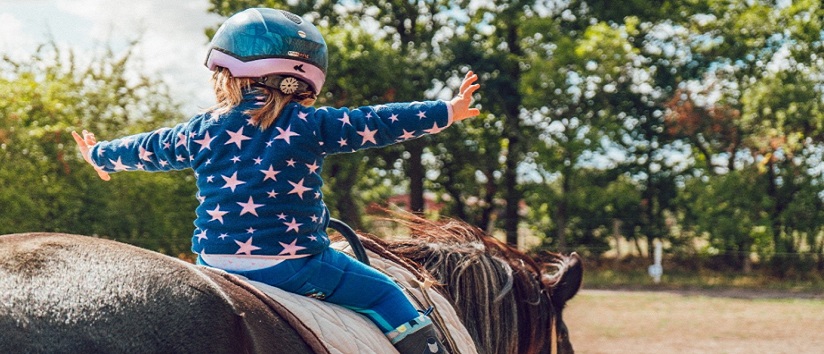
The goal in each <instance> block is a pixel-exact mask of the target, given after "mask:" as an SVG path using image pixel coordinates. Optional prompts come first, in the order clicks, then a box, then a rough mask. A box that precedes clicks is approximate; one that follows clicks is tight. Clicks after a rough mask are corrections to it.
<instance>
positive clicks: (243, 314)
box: [0, 218, 582, 354]
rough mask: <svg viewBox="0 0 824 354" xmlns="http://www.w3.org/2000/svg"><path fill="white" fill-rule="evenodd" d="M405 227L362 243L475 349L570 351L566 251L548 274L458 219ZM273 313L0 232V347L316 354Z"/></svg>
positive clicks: (149, 258) (94, 253)
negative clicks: (401, 272)
mask: <svg viewBox="0 0 824 354" xmlns="http://www.w3.org/2000/svg"><path fill="white" fill-rule="evenodd" d="M403 223H405V224H406V225H407V226H408V227H409V228H410V230H412V231H413V233H412V237H411V238H409V239H407V240H403V241H394V242H385V241H381V240H379V239H377V238H373V237H362V238H361V239H362V241H363V242H364V244H365V246H366V247H367V248H368V249H370V250H372V251H373V252H376V253H378V254H380V255H383V256H385V257H388V258H392V259H394V260H396V261H397V262H400V263H401V264H403V265H405V266H406V267H407V268H409V269H410V270H416V271H418V272H419V273H418V274H419V276H420V277H421V278H423V277H428V276H430V275H427V274H426V272H427V271H428V273H429V274H431V276H433V277H435V279H436V280H437V281H439V282H440V283H442V284H443V287H442V289H443V290H444V291H445V293H446V294H445V295H446V296H448V297H449V298H450V299H451V300H452V302H453V303H454V304H455V309H456V312H457V313H458V315H459V316H460V317H461V320H462V321H463V322H464V324H465V325H466V327H467V329H468V330H469V333H470V335H471V336H472V339H473V340H474V341H475V344H476V347H477V349H478V352H479V353H489V354H492V353H556V352H558V353H572V352H573V350H572V345H571V344H570V341H569V337H568V334H567V330H566V326H565V325H564V322H563V319H562V317H561V310H562V309H563V307H564V304H565V303H566V301H567V300H569V299H570V298H572V297H573V296H574V295H575V293H576V292H577V291H578V288H579V287H580V284H581V277H582V267H581V263H580V260H579V258H578V257H577V256H576V255H574V254H573V255H572V256H569V257H567V256H561V255H555V254H553V255H551V257H552V260H553V261H552V262H551V264H550V268H552V269H553V270H554V272H552V273H548V272H546V271H545V270H543V269H541V268H540V267H539V266H538V264H536V263H535V262H534V261H533V260H532V259H530V258H529V257H527V256H526V255H524V254H523V253H520V252H518V251H516V250H514V249H512V248H510V247H508V246H506V245H504V244H502V243H500V242H498V241H496V240H494V239H493V238H490V237H487V236H484V235H483V234H482V233H480V232H479V231H478V230H476V229H473V228H471V227H468V226H466V225H464V224H461V223H457V222H454V221H450V222H445V223H440V224H436V223H432V222H429V221H425V220H422V219H416V218H407V220H406V221H404V222H403ZM418 264H420V265H422V266H423V267H425V270H419V268H420V267H419V266H418ZM277 310H279V309H278V304H276V303H273V302H272V301H271V299H268V298H266V297H265V296H262V295H261V294H260V293H259V292H256V291H255V290H254V289H252V288H250V287H248V286H247V285H244V284H241V283H240V282H239V281H238V280H237V278H234V277H232V276H228V275H226V274H221V273H219V272H215V271H213V270H211V269H208V268H204V267H198V266H194V265H191V264H189V263H186V262H183V261H180V260H177V259H174V258H171V257H168V256H164V255H161V254H159V253H156V252H152V251H148V250H144V249H140V248H137V247H134V246H130V245H126V244H123V243H119V242H115V241H110V240H104V239H99V238H93V237H88V236H77V235H67V234H54V233H28V234H15V235H5V236H0V352H3V353H12V352H27V353H56V352H59V353H112V352H118V353H120V352H128V353H193V352H201V353H203V352H206V353H238V352H242V353H244V352H245V353H295V354H299V353H324V352H326V351H325V349H323V346H322V343H317V342H318V341H319V340H320V339H318V338H314V339H313V338H308V339H307V337H306V336H301V335H300V333H299V332H301V331H300V328H298V327H300V324H295V323H291V324H290V322H287V321H286V320H285V319H284V317H282V316H281V315H280V314H279V312H278V311H277Z"/></svg>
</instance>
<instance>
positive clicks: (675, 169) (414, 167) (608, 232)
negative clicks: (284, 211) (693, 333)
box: [0, 0, 824, 352]
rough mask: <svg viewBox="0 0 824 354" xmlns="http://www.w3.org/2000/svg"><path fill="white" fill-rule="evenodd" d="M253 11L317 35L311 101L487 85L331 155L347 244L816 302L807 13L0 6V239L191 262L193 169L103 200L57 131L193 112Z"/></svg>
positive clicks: (135, 128) (818, 11) (335, 202)
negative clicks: (324, 72)
mask: <svg viewBox="0 0 824 354" xmlns="http://www.w3.org/2000/svg"><path fill="white" fill-rule="evenodd" d="M254 6H268V7H275V8H281V9H286V10H289V11H292V12H294V13H297V14H301V15H303V16H304V18H306V19H309V20H311V21H313V23H315V24H316V25H317V26H318V27H319V28H320V29H321V31H322V32H323V33H324V35H325V37H326V40H327V43H328V45H329V50H330V64H329V71H328V81H327V85H326V87H325V93H324V94H323V95H322V96H321V97H320V100H319V103H318V104H319V105H333V106H349V107H355V106H361V105H367V104H378V103H385V102H389V101H412V100H420V99H423V98H427V99H438V98H446V99H448V98H450V97H451V96H452V93H453V90H454V89H456V86H457V84H458V83H459V82H460V78H461V77H462V76H463V74H464V73H465V72H466V71H467V70H469V69H471V70H474V71H475V72H477V73H478V74H479V76H480V82H481V84H482V88H481V90H480V95H479V97H478V100H477V104H478V106H479V107H480V108H481V109H482V114H481V116H480V117H477V118H475V119H472V120H468V121H464V122H462V123H461V124H456V125H455V126H454V127H452V128H450V129H448V130H446V131H444V132H442V133H440V134H438V135H436V136H432V137H427V138H424V139H420V140H416V141H413V142H409V143H406V144H403V145H396V146H393V147H391V148H385V149H379V150H370V151H365V152H359V153H354V154H346V155H337V156H332V157H330V158H328V159H327V162H326V165H325V166H324V167H325V168H324V171H323V175H324V178H325V180H326V186H325V190H324V194H325V198H326V200H327V204H328V205H329V207H330V209H331V212H332V215H333V216H335V217H338V218H340V219H342V220H344V221H346V222H348V223H350V224H351V225H353V226H354V227H355V228H357V229H361V230H365V231H368V232H372V233H376V234H378V235H381V236H386V237H391V236H392V235H391V234H387V233H388V232H387V231H386V230H388V229H386V228H385V227H384V225H383V223H382V222H380V221H377V219H376V218H375V217H373V216H372V215H374V214H376V213H380V210H381V208H385V207H401V208H405V209H407V210H412V211H416V212H422V213H424V214H426V215H427V216H430V217H433V218H435V217H452V218H459V219H462V220H464V221H466V222H468V223H470V224H473V225H475V226H477V227H479V228H481V229H484V230H487V231H488V232H489V233H491V234H493V235H495V236H496V237H498V238H500V239H502V240H505V241H506V242H508V243H510V244H512V245H514V246H516V247H518V248H520V249H522V250H524V251H527V252H530V253H534V254H535V255H536V257H540V253H541V252H542V251H545V250H549V251H556V252H565V253H568V252H572V251H576V252H578V253H579V254H581V255H582V256H583V257H584V259H585V260H586V265H587V273H586V274H585V278H584V279H585V283H584V284H585V288H588V289H635V290H637V289H644V290H649V289H653V290H672V291H705V290H718V291H729V290H730V289H734V290H740V291H744V293H745V296H743V297H745V298H748V299H753V298H756V299H760V298H763V297H764V296H762V295H763V294H764V292H765V291H768V294H773V295H774V294H779V295H777V296H778V297H781V298H785V297H789V298H799V297H800V298H803V299H810V298H812V299H820V298H821V295H820V294H822V293H824V279H822V274H824V187H823V183H824V163H822V159H823V158H824V20H823V18H824V7H822V2H821V0H799V1H790V0H777V1H766V0H747V1H743V0H741V1H737V0H689V1H674V0H672V1H670V0H626V1H621V2H620V4H617V3H615V2H611V1H603V0H592V1H573V0H571V1H564V0H555V1H481V0H473V1H448V0H440V1H439V0H432V1H414V0H413V1H409V0H402V1H354V0H351V1H316V2H301V1H246V0H185V1H175V2H169V1H159V0H146V1H139V2H135V1H126V0H115V1H104V0H72V1H69V0H29V1H9V0H0V57H1V58H2V59H1V60H0V234H5V233H14V232H24V231H60V232H68V233H78V234H85V235H96V236H100V237H106V238H112V239H116V240H120V241H124V242H128V243H132V244H136V245H139V246H141V247H146V248H150V249H154V250H157V251H160V252H163V253H166V254H170V255H173V256H178V257H181V258H186V259H191V255H190V254H189V251H188V249H189V246H190V241H189V240H190V238H191V235H192V228H193V226H192V224H191V222H192V220H193V216H194V212H193V211H194V208H195V206H196V203H197V201H196V200H195V198H194V194H195V186H194V180H193V177H192V176H191V171H182V172H178V173H171V174H149V173H128V174H117V175H115V176H113V178H112V181H111V182H108V183H104V182H103V181H101V180H99V179H97V177H96V175H95V174H94V171H93V170H92V169H91V168H89V167H88V166H86V165H85V163H84V162H83V161H82V159H81V157H80V155H79V154H78V152H77V149H76V147H75V145H74V143H73V141H72V139H71V136H70V135H69V133H70V132H71V131H72V130H76V129H80V128H87V129H89V130H92V131H94V132H95V133H96V134H97V136H98V137H99V138H101V139H107V138H114V137H117V136H120V135H123V134H129V133H136V132H140V131H146V130H150V129H156V128H159V127H161V126H167V125H171V124H174V123H177V122H181V121H185V120H186V119H188V118H189V117H191V116H192V115H194V114H197V113H199V112H200V111H202V110H204V109H207V108H208V107H209V106H210V105H211V104H212V103H213V98H212V96H211V88H210V84H209V82H208V80H209V76H210V72H209V71H208V70H207V69H206V68H205V67H204V66H203V62H204V60H205V55H206V48H207V44H208V41H209V38H210V35H211V34H212V33H214V30H215V29H216V28H217V26H218V25H219V24H220V23H221V21H222V20H223V19H225V18H226V17H227V16H229V15H231V14H233V13H235V12H237V11H240V10H242V9H245V8H248V7H254ZM654 244H661V245H662V251H663V252H662V260H661V266H662V268H661V269H663V275H662V277H661V281H660V282H659V283H656V282H654V281H653V280H652V278H651V277H650V276H649V275H648V274H647V270H648V266H649V265H651V264H653V262H654V252H653V249H654V247H653V245H654ZM752 292H758V294H761V295H757V294H756V295H752ZM746 294H750V295H746ZM601 295H602V294H601V293H589V294H586V293H585V294H584V295H583V298H581V299H580V300H579V301H592V302H597V303H603V302H602V300H603V299H601V298H600V297H599V296H601ZM739 295H740V293H739ZM739 297H740V296H739ZM768 297H770V298H773V297H774V296H772V295H770V296H768ZM570 306H571V307H573V308H574V306H575V300H573V301H572V302H571V303H570ZM805 306H806V305H805ZM581 308H582V307H578V309H581ZM817 309H818V308H817ZM786 311H787V310H784V312H779V313H786ZM800 313H806V310H802V311H801V312H800ZM818 313H820V312H818ZM583 317H584V318H585V317H586V316H583ZM753 321H755V322H757V321H756V320H753ZM568 324H569V323H568ZM569 325H570V327H571V330H572V331H573V344H577V343H576V341H575V333H576V332H575V331H576V328H575V323H572V324H569ZM809 326H813V327H815V326H818V328H819V329H820V328H822V327H824V323H820V322H816V323H813V324H806V325H803V326H801V327H803V328H808V327H809ZM579 328H581V326H579ZM589 328H590V329H591V328H592V327H589ZM619 333H620V331H619ZM593 338H609V337H608V336H605V335H603V333H600V334H599V333H595V334H593ZM590 342H591V341H590ZM807 342H808V343H813V342H810V341H809V340H807ZM818 348H821V347H820V346H819V347H818ZM636 349H637V348H636ZM704 349H706V348H704ZM762 349H763V348H762ZM630 351H631V352H640V351H638V350H630ZM630 351H628V352H630ZM663 351H664V352H667V350H663ZM803 351H804V350H803V348H802V349H798V350H795V351H794V352H803ZM585 352H586V351H585ZM604 352H610V351H609V350H604ZM657 352H661V351H657ZM710 352H734V351H729V350H726V351H724V350H721V351H714V350H710ZM750 352H752V351H750Z"/></svg>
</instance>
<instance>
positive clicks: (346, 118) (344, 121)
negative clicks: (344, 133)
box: [338, 112, 352, 127]
mask: <svg viewBox="0 0 824 354" xmlns="http://www.w3.org/2000/svg"><path fill="white" fill-rule="evenodd" d="M338 120H339V121H341V122H343V124H342V125H341V127H345V126H346V125H347V124H349V125H352V123H351V122H349V115H348V114H346V112H343V118H339V119H338Z"/></svg>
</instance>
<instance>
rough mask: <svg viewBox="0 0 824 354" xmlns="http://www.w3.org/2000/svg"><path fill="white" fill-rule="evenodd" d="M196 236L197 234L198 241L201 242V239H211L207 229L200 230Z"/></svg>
mask: <svg viewBox="0 0 824 354" xmlns="http://www.w3.org/2000/svg"><path fill="white" fill-rule="evenodd" d="M195 236H197V242H200V240H208V239H209V238H208V237H206V230H200V233H199V234H197V235H195Z"/></svg>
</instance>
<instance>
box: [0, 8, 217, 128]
mask: <svg viewBox="0 0 824 354" xmlns="http://www.w3.org/2000/svg"><path fill="white" fill-rule="evenodd" d="M208 6H209V3H208V0H174V1H170V0H0V55H2V54H9V55H11V56H12V57H13V58H15V59H20V58H25V57H26V56H30V55H31V53H32V52H33V51H34V50H35V48H36V47H37V46H38V45H40V44H43V43H46V42H48V41H49V40H50V38H51V39H53V40H54V41H55V42H56V43H57V44H58V45H59V46H60V47H61V48H73V49H75V52H76V53H83V52H90V51H95V50H101V49H102V48H106V47H107V46H110V47H112V48H113V49H114V50H115V51H116V52H122V51H123V50H124V48H125V47H126V44H127V43H128V42H130V41H132V40H135V39H138V40H139V42H138V43H139V44H138V46H137V48H136V50H135V57H136V59H137V61H136V62H135V64H136V66H137V67H139V68H141V70H142V71H144V72H145V73H146V74H148V75H150V76H152V77H159V78H161V79H162V80H163V81H165V82H166V83H167V84H169V86H170V88H171V92H172V93H173V94H174V95H175V100H176V101H177V102H179V103H181V104H182V107H183V109H184V112H187V113H190V114H195V113H197V112H198V111H199V110H201V109H203V108H207V107H209V106H211V105H212V103H213V102H214V98H213V96H212V93H211V88H210V84H209V77H210V74H211V73H210V71H209V70H208V69H206V67H205V66H204V65H203V63H204V60H205V58H206V52H207V48H208V40H207V37H206V35H205V34H204V29H205V28H207V27H213V26H216V25H219V24H220V23H221V22H222V20H223V18H222V17H220V16H217V15H214V14H210V13H207V9H208Z"/></svg>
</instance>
